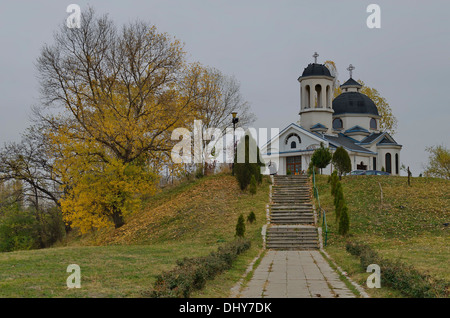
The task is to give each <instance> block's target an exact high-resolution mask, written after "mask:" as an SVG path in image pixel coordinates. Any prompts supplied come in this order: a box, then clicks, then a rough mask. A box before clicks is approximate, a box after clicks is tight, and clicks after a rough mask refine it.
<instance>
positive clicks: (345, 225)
mask: <svg viewBox="0 0 450 318" xmlns="http://www.w3.org/2000/svg"><path fill="white" fill-rule="evenodd" d="M349 229H350V219H349V216H348V208H347V205H345V203H344V204H343V207H342V208H341V212H340V217H339V234H341V235H343V236H345V235H347V234H348V231H349Z"/></svg>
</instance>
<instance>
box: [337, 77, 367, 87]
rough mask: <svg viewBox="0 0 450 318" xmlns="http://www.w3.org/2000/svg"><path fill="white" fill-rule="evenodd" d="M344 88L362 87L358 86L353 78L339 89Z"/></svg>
mask: <svg viewBox="0 0 450 318" xmlns="http://www.w3.org/2000/svg"><path fill="white" fill-rule="evenodd" d="M345 86H359V87H362V85H361V84H359V83H358V82H357V81H355V80H354V79H353V78H350V79H349V80H348V81H347V82H345V83H344V84H342V85H341V87H345Z"/></svg>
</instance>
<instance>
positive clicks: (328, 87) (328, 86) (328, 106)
mask: <svg viewBox="0 0 450 318" xmlns="http://www.w3.org/2000/svg"><path fill="white" fill-rule="evenodd" d="M326 97H327V100H326V103H327V108H331V105H330V101H331V97H330V85H327V95H326Z"/></svg>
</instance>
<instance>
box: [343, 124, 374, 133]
mask: <svg viewBox="0 0 450 318" xmlns="http://www.w3.org/2000/svg"><path fill="white" fill-rule="evenodd" d="M352 132H365V133H368V132H369V131H368V130H367V129H365V128H363V127H361V126H359V125H356V126H353V127H352V128H350V129H347V130H346V131H345V132H344V134H346V133H352Z"/></svg>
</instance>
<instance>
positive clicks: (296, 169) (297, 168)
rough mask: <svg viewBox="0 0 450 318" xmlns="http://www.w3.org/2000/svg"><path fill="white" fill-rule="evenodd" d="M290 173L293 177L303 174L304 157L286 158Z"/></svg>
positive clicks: (287, 169) (287, 168)
mask: <svg viewBox="0 0 450 318" xmlns="http://www.w3.org/2000/svg"><path fill="white" fill-rule="evenodd" d="M287 171H290V172H291V174H293V175H298V174H301V173H302V156H295V157H287V158H286V173H287Z"/></svg>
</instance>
